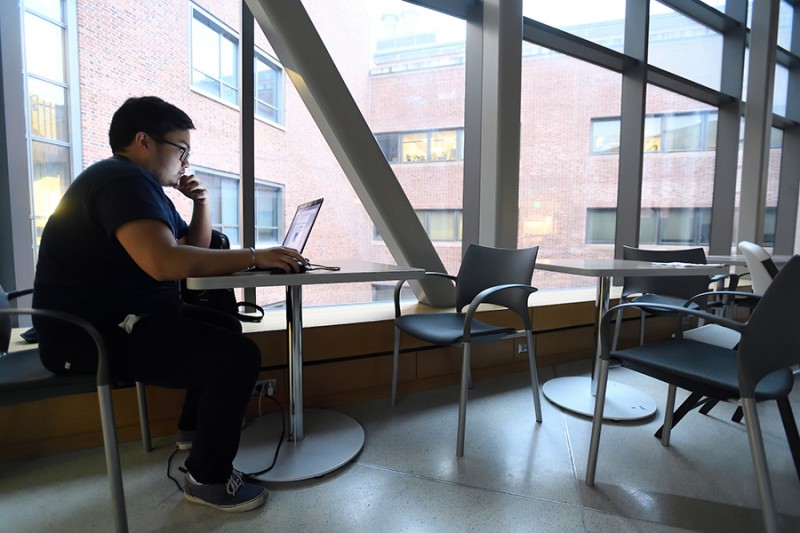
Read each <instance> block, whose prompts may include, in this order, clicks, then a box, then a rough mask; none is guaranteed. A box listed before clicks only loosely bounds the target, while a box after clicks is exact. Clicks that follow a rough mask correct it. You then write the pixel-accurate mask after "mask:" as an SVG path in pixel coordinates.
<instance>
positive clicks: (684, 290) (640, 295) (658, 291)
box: [612, 246, 737, 347]
mask: <svg viewBox="0 0 800 533" xmlns="http://www.w3.org/2000/svg"><path fill="white" fill-rule="evenodd" d="M622 258H623V259H630V260H634V261H647V262H652V263H673V262H678V263H694V264H700V265H705V264H706V263H707V261H706V253H705V251H704V250H703V249H702V248H685V249H681V250H645V249H642V248H633V247H631V246H624V247H623V248H622ZM726 278H728V279H730V280H731V284H730V287H729V289H730V290H736V281H737V278H735V276H733V275H722V276H707V275H702V276H698V275H694V276H693V275H691V274H688V273H687V275H686V276H641V277H639V276H632V277H627V278H625V280H624V283H623V286H622V295H621V297H620V303H624V302H636V303H642V304H645V303H658V304H669V305H677V306H683V305H685V304H686V303H687V302H688V301H689V300H692V298H693V297H694V296H696V295H698V294H701V293H702V294H705V293H707V292H708V288H709V285H710V284H712V283H720V282H722V281H724V280H725V279H726ZM691 305H692V307H695V308H708V307H709V306H713V307H722V305H723V304H722V303H721V302H717V301H714V302H711V303H710V302H709V299H708V298H706V297H703V298H700V299H696V300H692V304H691ZM639 311H640V320H641V322H640V325H639V344H643V343H644V328H645V316H646V315H647V313H649V314H651V315H656V316H669V315H671V314H672V313H670V312H664V311H661V310H659V309H658V308H655V307H645V306H642V307H639ZM621 326H622V311H621V310H620V311H619V313H618V314H617V323H616V327H615V329H614V340H613V343H612V346H613V347H616V346H617V342H618V341H619V334H620V328H621Z"/></svg>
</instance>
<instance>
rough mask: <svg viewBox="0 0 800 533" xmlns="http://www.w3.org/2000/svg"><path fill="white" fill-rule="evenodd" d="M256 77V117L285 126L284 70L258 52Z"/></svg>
mask: <svg viewBox="0 0 800 533" xmlns="http://www.w3.org/2000/svg"><path fill="white" fill-rule="evenodd" d="M255 77H256V80H255V93H256V105H255V113H256V116H257V117H261V118H263V119H265V120H269V121H270V122H274V123H276V124H283V69H282V68H281V67H280V66H279V65H278V64H277V63H276V62H274V61H271V60H270V59H269V58H267V56H265V55H264V54H261V53H258V52H256V57H255Z"/></svg>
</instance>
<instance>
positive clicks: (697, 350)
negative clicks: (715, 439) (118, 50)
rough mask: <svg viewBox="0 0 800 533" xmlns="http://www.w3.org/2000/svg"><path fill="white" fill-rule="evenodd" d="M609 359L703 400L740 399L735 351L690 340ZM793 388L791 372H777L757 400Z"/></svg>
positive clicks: (768, 378) (766, 380)
mask: <svg viewBox="0 0 800 533" xmlns="http://www.w3.org/2000/svg"><path fill="white" fill-rule="evenodd" d="M611 357H612V358H615V359H619V360H620V361H621V362H622V365H623V366H625V367H629V368H631V369H632V370H636V371H637V372H641V373H642V374H646V375H648V376H651V377H654V378H656V379H659V380H661V381H664V382H666V383H671V384H673V385H677V386H678V387H681V388H683V389H686V390H690V391H693V392H699V393H701V394H703V395H705V396H710V397H712V398H717V399H721V400H725V399H729V398H738V397H739V378H738V373H737V369H736V350H730V349H728V348H723V347H720V346H714V345H710V344H707V343H704V342H697V341H694V340H689V339H667V340H663V341H658V342H653V343H649V344H645V345H643V346H635V347H633V348H627V349H625V350H617V351H615V352H613V353H612V354H611ZM793 385H794V379H793V376H792V372H791V370H790V369H788V368H787V369H781V370H778V371H776V372H773V373H771V374H769V375H767V376H766V377H764V379H762V380H761V382H760V383H759V384H758V387H756V399H757V400H770V399H777V398H783V397H785V396H786V395H788V394H789V392H790V391H791V390H792V386H793Z"/></svg>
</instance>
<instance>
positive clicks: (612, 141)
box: [592, 118, 620, 154]
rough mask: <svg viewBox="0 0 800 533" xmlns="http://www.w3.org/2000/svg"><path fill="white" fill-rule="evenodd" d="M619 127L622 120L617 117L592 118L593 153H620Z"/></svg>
mask: <svg viewBox="0 0 800 533" xmlns="http://www.w3.org/2000/svg"><path fill="white" fill-rule="evenodd" d="M619 128H620V120H619V119H617V118H615V119H602V120H592V153H595V154H617V153H619V131H620V130H619Z"/></svg>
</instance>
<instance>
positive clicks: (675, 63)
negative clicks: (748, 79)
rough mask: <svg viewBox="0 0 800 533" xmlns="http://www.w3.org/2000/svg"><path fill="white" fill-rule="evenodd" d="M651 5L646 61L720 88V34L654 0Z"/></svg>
mask: <svg viewBox="0 0 800 533" xmlns="http://www.w3.org/2000/svg"><path fill="white" fill-rule="evenodd" d="M650 6H651V7H650V10H651V13H650V31H649V39H650V44H649V48H648V53H647V61H648V63H650V64H651V65H655V66H657V67H659V68H662V69H664V70H668V71H670V72H674V73H675V74H678V75H679V76H683V77H684V78H687V79H690V80H692V81H695V82H697V83H700V84H702V85H705V86H706V87H711V88H712V89H719V88H720V75H721V68H722V34H720V33H718V32H716V31H714V30H712V29H710V28H708V27H707V26H703V25H702V24H700V23H698V22H695V21H694V20H692V19H690V18H689V17H687V16H685V15H682V14H680V13H677V12H676V11H673V10H672V9H670V8H668V7H666V6H664V5H663V4H661V3H658V2H656V1H655V0H651V2H650Z"/></svg>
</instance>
